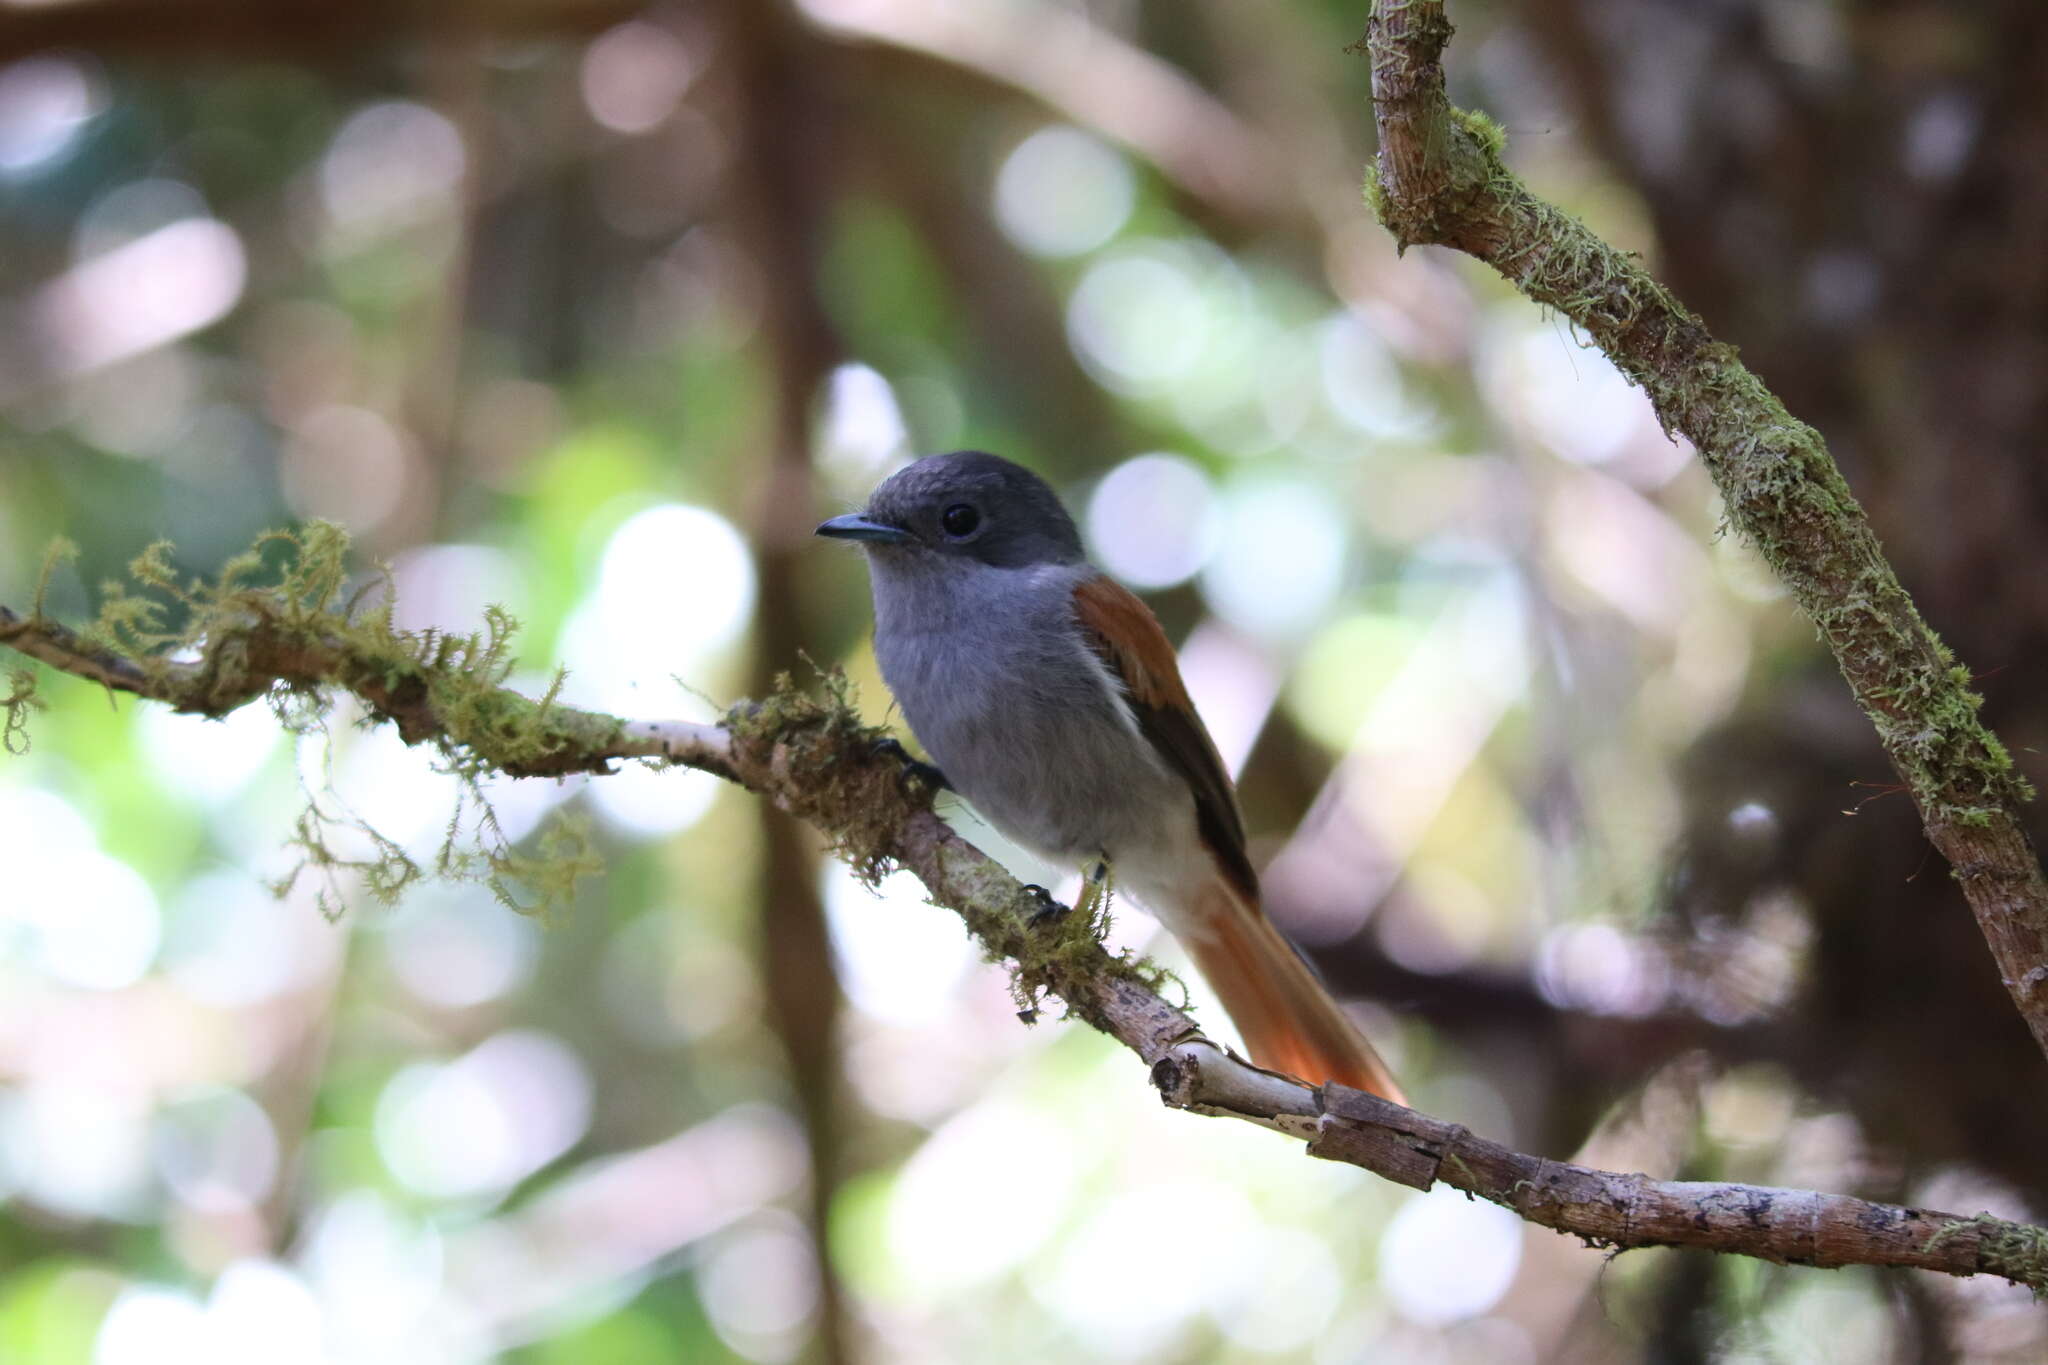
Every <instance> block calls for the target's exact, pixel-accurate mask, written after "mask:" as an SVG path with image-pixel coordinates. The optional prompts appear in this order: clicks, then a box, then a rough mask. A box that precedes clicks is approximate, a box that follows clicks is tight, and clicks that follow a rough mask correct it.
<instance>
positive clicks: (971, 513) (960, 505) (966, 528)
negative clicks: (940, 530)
mask: <svg viewBox="0 0 2048 1365" xmlns="http://www.w3.org/2000/svg"><path fill="white" fill-rule="evenodd" d="M939 525H940V526H942V527H944V528H945V531H946V534H947V535H949V536H951V537H953V539H955V540H959V539H960V538H961V537H963V536H971V535H973V534H974V528H975V527H977V526H979V525H981V513H979V512H977V511H975V510H974V509H973V508H972V507H969V506H968V505H967V504H966V503H964V502H956V503H954V504H953V505H952V506H951V507H948V508H947V509H946V510H945V511H944V512H943V513H941V514H940V516H939Z"/></svg>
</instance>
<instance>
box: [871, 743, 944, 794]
mask: <svg viewBox="0 0 2048 1365" xmlns="http://www.w3.org/2000/svg"><path fill="white" fill-rule="evenodd" d="M875 756H876V757H877V758H893V759H895V760H896V764H897V767H898V770H899V773H900V775H901V776H902V777H903V778H904V779H905V780H906V781H907V780H909V779H911V778H913V777H914V778H916V779H917V780H918V781H920V782H922V783H924V784H925V786H927V787H930V788H931V789H932V790H933V791H935V792H944V791H951V790H953V784H952V783H950V782H948V781H947V780H946V775H945V774H944V773H942V772H940V771H939V770H938V769H937V768H935V767H933V766H932V765H931V764H929V763H926V762H924V761H923V760H922V759H916V758H912V757H911V756H910V751H909V750H908V749H906V748H904V747H903V742H902V741H901V740H899V739H897V738H895V737H894V736H893V735H892V736H888V737H885V738H883V739H878V740H876V741H875Z"/></svg>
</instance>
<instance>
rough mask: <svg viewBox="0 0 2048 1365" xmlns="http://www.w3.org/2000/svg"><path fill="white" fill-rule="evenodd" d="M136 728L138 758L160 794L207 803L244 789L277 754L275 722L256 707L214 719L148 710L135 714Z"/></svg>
mask: <svg viewBox="0 0 2048 1365" xmlns="http://www.w3.org/2000/svg"><path fill="white" fill-rule="evenodd" d="M135 723H136V736H137V738H138V739H140V740H141V742H142V752H143V756H144V757H145V758H146V759H147V760H148V762H149V765H150V766H151V767H152V768H154V769H155V770H156V778H157V781H158V783H159V784H160V785H161V786H162V787H163V788H164V790H166V791H170V792H176V793H177V794H178V795H180V796H191V797H196V798H198V799H199V800H201V801H205V802H207V803H209V804H218V803H221V802H225V801H228V800H230V799H231V798H233V797H234V796H236V795H237V794H238V793H240V792H241V790H242V789H243V788H244V787H246V786H248V785H249V782H250V781H251V779H253V778H254V777H255V776H256V775H257V774H258V773H260V772H261V771H263V768H264V766H265V765H266V764H268V763H269V762H270V760H271V759H272V758H273V757H274V756H275V755H276V754H277V747H278V739H279V737H280V735H281V733H282V732H281V731H280V729H279V727H278V723H277V717H276V716H274V715H272V714H271V711H270V708H269V707H268V706H264V705H262V704H261V703H258V702H251V703H249V704H248V705H245V706H241V707H238V708H236V709H235V710H233V711H230V712H228V713H227V714H226V715H225V716H222V717H221V718H220V719H219V720H209V719H208V718H206V717H205V716H195V715H187V714H185V713H182V712H178V711H173V710H171V709H170V708H169V707H164V706H152V707H148V708H146V709H143V710H139V711H137V712H136V714H135Z"/></svg>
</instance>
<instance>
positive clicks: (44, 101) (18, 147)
mask: <svg viewBox="0 0 2048 1365" xmlns="http://www.w3.org/2000/svg"><path fill="white" fill-rule="evenodd" d="M106 103H107V97H106V92H105V91H104V90H103V89H102V88H101V80H100V75H99V72H98V69H97V68H96V67H92V66H88V65H86V64H85V63H84V62H83V61H82V60H80V59H79V58H77V57H74V56H69V55H67V56H62V57H58V56H39V57H30V58H28V59H26V60H24V61H19V62H15V63H13V64H12V65H10V66H6V67H0V176H5V177H7V178H10V179H12V178H17V177H23V176H28V175H33V174H35V173H36V172H38V171H40V170H42V169H43V168H45V167H46V166H48V165H49V164H50V163H51V162H53V161H55V160H57V159H58V158H59V157H61V156H63V155H65V154H66V153H68V152H69V151H70V150H71V149H72V147H73V146H74V144H75V142H76V139H77V137H78V134H79V132H80V130H82V129H83V128H84V127H85V125H86V124H87V123H88V122H89V121H90V120H91V119H92V118H93V117H94V116H95V115H97V114H98V113H99V112H100V111H101V110H102V109H104V108H105V107H106Z"/></svg>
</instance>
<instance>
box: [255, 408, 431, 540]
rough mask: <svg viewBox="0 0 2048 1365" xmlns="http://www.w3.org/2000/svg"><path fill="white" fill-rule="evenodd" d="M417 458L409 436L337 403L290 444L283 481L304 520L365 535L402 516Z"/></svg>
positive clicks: (303, 424)
mask: <svg viewBox="0 0 2048 1365" xmlns="http://www.w3.org/2000/svg"><path fill="white" fill-rule="evenodd" d="M417 458H418V457H417V453H416V452H415V451H414V450H413V448H412V445H411V442H410V441H409V440H408V439H407V437H406V436H405V434H404V433H403V432H401V431H400V430H399V429H398V428H397V427H395V426H393V425H392V424H391V422H389V421H388V420H386V419H385V418H384V417H383V416H382V415H381V414H379V413H375V412H372V411H371V410H370V409H368V408H361V407H354V406H351V405H348V404H342V403H335V404H331V405H329V406H327V407H323V408H318V409H316V410H314V411H313V412H311V413H308V414H307V415H306V416H305V418H304V419H302V420H301V421H300V422H298V424H297V425H296V426H295V427H294V429H293V430H292V433H291V435H290V436H289V437H288V438H287V439H286V441H285V444H284V450H283V452H282V459H281V460H280V462H279V467H278V477H279V480H280V481H281V482H282V484H283V486H284V496H285V500H286V501H287V502H289V503H290V504H291V505H292V509H293V510H294V511H296V512H298V513H299V514H300V515H301V516H307V517H324V518H326V519H327V520H329V521H336V522H340V523H341V524H342V525H343V526H345V527H347V528H348V529H349V530H350V531H353V532H356V533H358V534H361V533H363V532H369V531H375V530H376V529H377V528H378V527H380V526H382V525H383V524H384V523H385V521H387V520H388V519H389V518H390V517H391V515H392V513H394V512H396V511H398V508H399V504H400V502H401V501H402V500H403V499H404V497H405V491H406V486H407V484H408V483H409V482H410V481H411V479H412V476H413V465H414V463H415V461H416V460H417Z"/></svg>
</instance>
